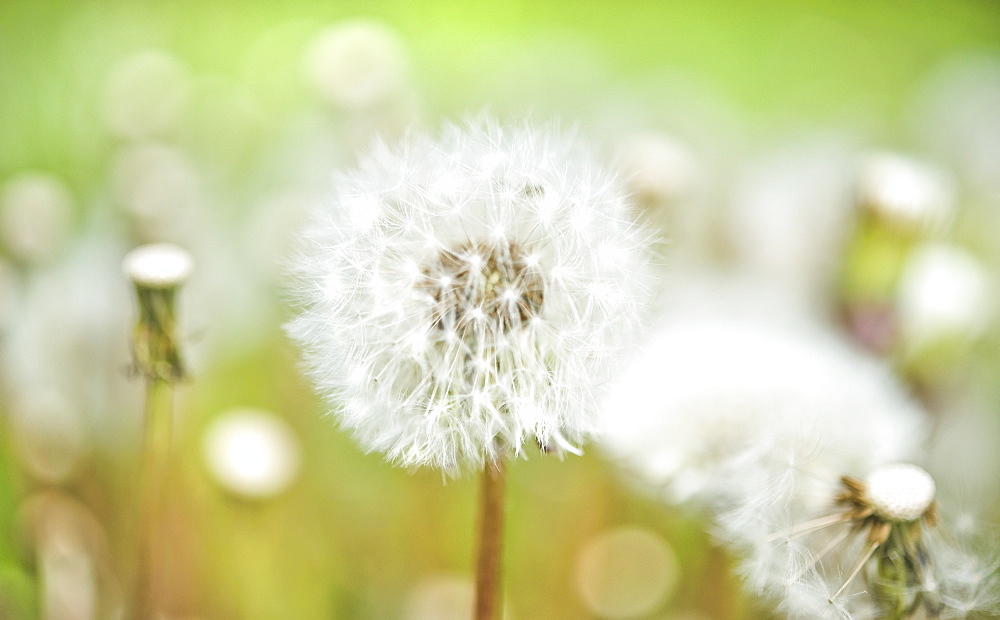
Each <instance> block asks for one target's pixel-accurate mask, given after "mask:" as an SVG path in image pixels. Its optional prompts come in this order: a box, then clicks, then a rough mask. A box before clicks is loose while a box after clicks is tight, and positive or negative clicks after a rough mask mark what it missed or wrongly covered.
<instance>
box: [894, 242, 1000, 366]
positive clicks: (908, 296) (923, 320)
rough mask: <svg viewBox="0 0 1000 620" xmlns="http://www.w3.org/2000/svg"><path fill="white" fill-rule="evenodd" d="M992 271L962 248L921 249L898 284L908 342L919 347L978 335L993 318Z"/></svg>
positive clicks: (931, 246) (940, 245) (935, 246)
mask: <svg viewBox="0 0 1000 620" xmlns="http://www.w3.org/2000/svg"><path fill="white" fill-rule="evenodd" d="M989 282H990V274H989V273H987V271H986V270H985V269H984V268H983V266H982V265H981V264H980V262H979V261H977V260H976V259H975V258H974V257H972V256H971V255H969V254H968V253H967V252H965V251H964V250H962V249H960V248H957V247H953V246H949V245H947V244H943V243H929V244H925V245H923V246H921V247H920V248H918V249H917V250H916V251H915V252H914V253H913V255H912V256H911V257H910V259H909V260H908V261H907V263H906V267H905V268H904V270H903V274H902V278H901V281H900V286H899V293H898V299H897V304H898V306H899V316H900V328H901V331H902V334H901V335H902V337H903V339H904V340H905V344H906V345H907V346H908V347H909V348H911V349H919V348H923V347H926V346H928V345H934V344H937V343H939V342H941V341H943V340H948V339H957V340H959V341H961V340H965V339H967V338H969V337H972V336H975V335H977V334H978V333H979V332H981V330H982V329H983V328H984V327H985V326H986V324H987V323H988V321H989V319H990V314H991V307H990V303H989V302H990V300H989V294H988V293H989Z"/></svg>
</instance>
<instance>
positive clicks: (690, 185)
mask: <svg viewBox="0 0 1000 620" xmlns="http://www.w3.org/2000/svg"><path fill="white" fill-rule="evenodd" d="M617 159H618V162H619V165H621V167H622V169H623V170H625V173H626V174H627V175H628V181H627V182H628V185H629V187H630V188H631V189H632V191H633V192H634V193H635V195H636V197H637V198H638V199H639V200H640V201H642V202H644V203H655V204H658V205H660V204H672V203H676V202H679V201H684V200H687V199H689V198H691V196H692V195H693V194H696V193H698V191H699V190H700V185H701V183H702V182H703V178H702V176H703V171H702V169H701V166H700V164H699V162H698V160H697V158H696V157H695V155H694V153H692V152H691V149H690V148H689V147H687V145H685V144H683V143H681V142H680V141H678V140H676V139H674V138H671V137H670V136H666V135H661V134H656V133H636V134H633V135H631V136H628V137H626V138H625V139H624V140H622V141H621V143H619V144H618V147H617Z"/></svg>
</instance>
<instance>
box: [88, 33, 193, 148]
mask: <svg viewBox="0 0 1000 620" xmlns="http://www.w3.org/2000/svg"><path fill="white" fill-rule="evenodd" d="M190 93H191V78H190V76H189V75H188V71H187V69H186V68H185V67H184V65H183V64H182V63H181V62H180V61H179V60H178V59H177V58H175V57H174V56H173V55H171V54H170V53H168V52H165V51H162V50H146V51H142V52H139V53H137V54H134V55H132V56H129V57H127V58H125V59H123V60H121V61H120V62H119V63H118V64H116V65H115V66H114V67H113V68H112V69H111V72H110V74H109V75H108V80H107V85H106V90H105V93H104V95H105V96H104V102H103V103H104V106H103V113H104V122H105V125H106V127H107V129H108V131H109V132H110V133H111V134H113V135H114V136H116V137H120V138H124V139H130V140H139V139H144V138H152V137H162V136H163V135H165V134H168V133H170V132H172V131H174V130H175V129H177V127H178V125H179V124H180V121H181V119H182V117H183V114H184V111H185V107H186V105H187V103H188V100H189V98H190Z"/></svg>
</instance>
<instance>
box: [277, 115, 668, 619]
mask: <svg viewBox="0 0 1000 620" xmlns="http://www.w3.org/2000/svg"><path fill="white" fill-rule="evenodd" d="M632 217H633V214H632V206H631V204H630V203H629V201H628V200H627V198H626V196H625V193H624V192H623V191H622V188H621V186H620V185H619V183H618V181H617V179H616V178H615V177H614V176H613V175H612V174H611V173H610V172H607V171H606V170H605V169H604V168H603V167H602V166H600V165H599V164H598V162H597V160H596V159H595V158H594V157H593V156H592V155H591V154H590V151H589V149H587V148H586V147H585V146H584V145H583V144H581V143H580V142H579V141H578V140H577V139H575V138H572V137H568V136H565V135H561V134H559V133H556V132H555V131H554V130H552V129H534V128H532V127H530V126H528V125H523V124H520V125H513V126H503V125H501V124H499V123H498V122H496V121H492V120H481V121H477V122H474V123H471V124H470V125H469V126H467V127H465V128H461V127H454V126H453V127H449V128H447V129H446V130H445V131H444V135H443V137H442V138H441V139H440V140H438V141H433V140H430V139H428V138H423V137H418V138H414V139H412V140H410V141H408V142H407V143H405V144H404V145H403V146H402V147H401V148H399V149H398V150H397V151H395V152H394V151H392V150H390V149H389V148H388V147H385V146H379V147H377V148H376V149H375V150H374V151H373V152H372V153H370V154H369V155H368V156H367V157H366V158H364V159H362V161H361V162H360V165H359V167H358V169H357V170H355V171H353V172H351V173H348V174H344V175H341V176H340V177H338V182H337V186H336V188H335V193H334V196H333V198H332V200H331V201H330V202H328V203H326V204H324V205H322V207H321V208H320V209H319V210H317V213H316V216H315V218H314V223H313V224H312V225H311V226H310V227H309V228H308V229H307V230H306V233H305V249H304V253H303V256H302V258H301V260H300V264H299V272H300V276H301V283H300V284H299V286H298V294H299V296H300V297H301V300H302V303H303V306H304V310H303V312H302V314H300V316H299V317H298V318H297V319H295V320H294V321H293V322H292V323H291V324H290V325H289V333H290V334H291V335H292V336H293V337H294V338H295V339H296V340H298V341H299V342H300V344H301V345H302V346H303V347H304V349H305V358H306V361H307V363H308V365H309V370H310V373H311V375H312V377H313V380H314V381H315V383H316V385H317V387H318V388H319V390H320V391H321V392H322V393H323V394H324V395H325V396H326V397H327V398H328V400H329V401H330V402H331V404H332V405H333V406H334V407H337V408H338V409H337V413H338V417H339V419H340V422H341V424H343V425H344V426H345V427H347V428H349V429H351V430H352V431H353V432H354V434H355V437H356V438H357V439H358V440H359V441H360V442H361V444H362V445H363V446H364V447H365V448H366V449H367V450H372V451H380V452H384V453H385V454H386V456H387V458H388V459H389V460H390V461H393V462H396V463H399V464H402V465H407V466H413V465H429V466H433V467H436V468H439V469H441V470H443V471H444V472H446V473H448V474H456V473H458V472H460V471H462V470H470V469H471V470H477V469H483V468H485V469H484V472H483V494H482V502H483V518H484V521H483V523H482V529H481V533H482V539H481V543H482V545H483V548H482V549H481V553H480V560H481V562H482V561H485V562H487V563H494V564H493V565H492V566H482V565H481V567H480V573H479V574H480V578H481V579H483V578H485V579H487V581H490V580H494V581H490V582H489V583H482V582H480V583H479V584H478V590H477V591H478V592H479V594H480V596H481V597H482V596H484V595H485V596H486V597H487V598H486V599H482V598H481V599H480V603H483V604H485V605H486V606H487V607H488V609H484V608H482V607H478V606H477V613H478V614H479V616H478V617H493V614H494V613H496V610H495V609H492V608H489V607H491V606H492V605H494V604H495V603H496V599H495V597H496V594H495V590H496V585H497V581H495V580H496V579H498V575H497V573H496V571H497V569H498V566H497V565H496V564H495V562H498V560H499V552H500V549H499V540H500V539H499V535H500V530H501V528H502V525H501V521H500V515H501V514H502V497H503V478H504V476H503V469H504V462H505V461H506V459H507V458H508V456H509V455H520V454H524V453H525V445H526V444H530V445H532V446H536V445H537V446H538V447H539V448H541V449H542V450H543V451H557V452H566V451H568V452H577V451H578V447H577V446H578V445H579V444H580V443H581V442H582V441H584V439H586V437H587V436H588V435H589V434H590V433H591V432H592V431H593V430H594V428H595V420H594V413H595V405H596V403H595V399H596V394H595V391H596V388H597V386H599V385H601V383H602V382H603V381H605V380H606V378H607V377H608V375H609V372H610V370H611V368H612V367H613V365H614V362H615V361H616V359H617V358H619V356H620V354H621V353H623V351H624V348H625V347H626V345H627V344H628V342H629V339H630V337H631V335H632V333H633V332H634V330H635V328H636V327H637V326H638V324H639V323H640V320H641V317H642V314H643V309H644V304H645V302H646V300H647V295H648V293H649V286H650V284H649V281H648V278H649V276H648V274H649V268H648V265H647V261H648V247H649V235H648V233H646V232H645V231H644V230H643V229H642V228H640V227H638V226H637V225H635V224H634V223H633V220H632ZM477 605H478V604H477Z"/></svg>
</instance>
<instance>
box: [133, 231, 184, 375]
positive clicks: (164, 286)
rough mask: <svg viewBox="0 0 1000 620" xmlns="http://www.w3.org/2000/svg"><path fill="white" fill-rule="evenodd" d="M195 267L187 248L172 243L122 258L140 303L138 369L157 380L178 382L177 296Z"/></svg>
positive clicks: (150, 246) (135, 345) (180, 368)
mask: <svg viewBox="0 0 1000 620" xmlns="http://www.w3.org/2000/svg"><path fill="white" fill-rule="evenodd" d="M193 266H194V261H193V260H192V259H191V255H190V254H188V253H187V251H186V250H184V249H182V248H180V247H177V246H175V245H173V244H170V243H151V244H148V245H142V246H139V247H137V248H135V249H134V250H132V251H131V252H129V253H128V254H126V255H125V259H124V260H123V261H122V270H123V271H124V272H125V275H127V276H128V277H129V279H130V280H132V284H133V285H134V286H135V292H136V297H137V299H138V302H139V304H138V305H139V320H138V321H137V322H136V325H135V329H134V330H133V338H132V354H133V356H134V358H135V368H136V370H137V371H138V372H140V373H142V374H143V375H145V376H146V377H147V378H149V379H151V380H155V381H177V380H180V379H182V378H183V377H184V365H183V364H182V362H181V355H180V352H179V350H178V347H177V336H176V333H175V332H176V323H177V317H176V313H175V297H176V292H177V289H178V288H179V287H180V286H181V285H182V284H183V283H184V282H185V281H186V280H187V278H188V276H189V275H190V274H191V270H192V268H193Z"/></svg>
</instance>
